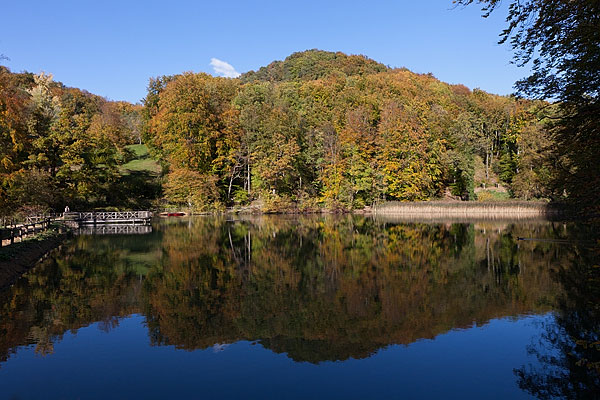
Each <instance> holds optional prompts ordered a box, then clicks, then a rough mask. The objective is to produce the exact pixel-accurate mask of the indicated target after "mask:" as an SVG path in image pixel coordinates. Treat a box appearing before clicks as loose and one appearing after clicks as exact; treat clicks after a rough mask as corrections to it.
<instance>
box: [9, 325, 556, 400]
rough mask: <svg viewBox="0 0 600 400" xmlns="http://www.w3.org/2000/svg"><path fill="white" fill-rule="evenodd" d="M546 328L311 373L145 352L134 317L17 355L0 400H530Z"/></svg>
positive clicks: (231, 353)
mask: <svg viewBox="0 0 600 400" xmlns="http://www.w3.org/2000/svg"><path fill="white" fill-rule="evenodd" d="M553 320H554V318H553V316H552V314H546V315H541V316H527V317H522V318H503V319H495V320H492V321H490V322H489V323H488V324H485V325H484V326H479V327H473V328H468V329H457V330H452V331H450V332H448V333H445V334H441V335H439V336H437V337H436V338H434V339H424V340H419V341H417V342H415V343H412V344H409V345H392V346H388V347H386V348H384V349H381V350H379V351H377V352H376V353H375V354H374V355H372V356H371V357H368V358H365V359H361V360H356V359H349V360H346V361H343V362H339V361H338V362H331V361H326V362H322V363H319V364H311V363H308V362H294V361H293V360H291V359H290V358H288V357H287V356H286V355H285V354H276V353H274V352H272V351H270V350H267V349H265V348H264V347H262V346H258V345H253V343H252V342H248V341H240V342H237V343H233V344H230V345H223V344H216V345H214V346H213V347H212V348H209V349H206V350H196V351H185V350H178V349H176V348H174V347H173V346H150V343H149V340H148V332H147V329H146V327H145V326H144V325H145V324H144V322H145V319H144V317H143V316H140V315H134V316H131V317H128V318H125V319H123V320H121V321H120V323H119V326H118V327H116V328H114V329H112V330H110V331H109V332H108V333H105V332H103V331H102V330H101V329H99V327H98V324H93V325H91V326H89V327H86V328H82V329H80V330H79V331H78V332H77V333H76V334H73V333H68V334H66V335H65V337H64V338H63V340H62V341H59V342H57V343H56V344H55V351H54V354H51V355H48V356H45V357H40V356H37V355H36V354H35V352H34V349H33V348H32V347H29V348H26V349H25V348H21V349H19V350H18V351H17V354H15V355H13V356H12V357H11V360H10V362H9V363H6V364H4V365H3V366H2V369H0V387H1V388H2V389H1V390H2V392H1V393H2V397H3V398H4V397H6V398H11V396H15V397H14V398H40V399H41V398H76V397H78V396H79V395H82V394H84V395H82V398H86V399H106V398H111V399H117V398H123V399H129V398H137V397H140V398H232V399H233V398H265V396H266V397H269V398H298V399H304V398H317V397H319V398H344V399H348V398H353V399H365V398H397V397H398V396H407V397H408V398H417V397H418V398H488V399H490V398H498V399H501V398H511V399H515V398H527V397H528V396H527V394H526V393H525V392H523V391H521V390H520V389H519V388H518V386H517V383H516V380H517V378H516V376H515V375H514V372H513V369H514V368H518V367H520V366H522V365H524V364H527V363H535V362H536V360H535V358H533V357H531V356H529V355H528V354H527V347H528V346H529V345H530V344H531V342H532V340H536V338H537V337H539V335H540V334H541V329H542V328H543V326H542V325H545V324H549V323H553ZM225 348H227V351H225V352H224V351H222V350H223V349H225ZM90 388H93V390H90ZM48 393H52V394H53V395H52V396H50V397H48Z"/></svg>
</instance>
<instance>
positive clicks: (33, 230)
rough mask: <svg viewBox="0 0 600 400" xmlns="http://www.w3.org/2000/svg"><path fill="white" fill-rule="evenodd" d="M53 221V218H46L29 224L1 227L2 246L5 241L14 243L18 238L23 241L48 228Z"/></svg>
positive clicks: (0, 238) (0, 240)
mask: <svg viewBox="0 0 600 400" xmlns="http://www.w3.org/2000/svg"><path fill="white" fill-rule="evenodd" d="M52 221H53V219H51V218H46V219H42V220H38V221H37V222H33V223H29V224H19V225H14V226H7V227H4V228H1V229H0V246H2V245H4V242H5V241H6V242H7V244H13V243H14V242H15V240H16V239H19V241H21V242H22V241H23V239H24V238H26V237H27V236H31V235H35V234H37V233H40V232H43V231H45V230H46V229H48V227H49V226H50V223H51V222H52Z"/></svg>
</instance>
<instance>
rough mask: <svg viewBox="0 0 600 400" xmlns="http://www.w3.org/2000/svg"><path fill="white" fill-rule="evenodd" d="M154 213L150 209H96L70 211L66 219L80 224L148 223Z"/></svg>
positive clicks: (66, 214)
mask: <svg viewBox="0 0 600 400" xmlns="http://www.w3.org/2000/svg"><path fill="white" fill-rule="evenodd" d="M151 218H152V213H151V212H150V211H94V212H79V213H76V212H70V213H65V214H64V218H63V219H64V220H65V221H75V222H78V223H80V224H96V223H99V224H102V223H115V224H119V223H132V224H136V223H147V222H150V219H151Z"/></svg>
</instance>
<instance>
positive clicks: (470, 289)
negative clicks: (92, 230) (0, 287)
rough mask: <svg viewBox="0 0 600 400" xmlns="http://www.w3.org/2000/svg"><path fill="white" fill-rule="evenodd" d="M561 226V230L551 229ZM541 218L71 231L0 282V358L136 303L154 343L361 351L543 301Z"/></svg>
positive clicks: (555, 257) (547, 278)
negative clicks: (24, 270)
mask: <svg viewBox="0 0 600 400" xmlns="http://www.w3.org/2000/svg"><path fill="white" fill-rule="evenodd" d="M561 229H562V228H561ZM557 234H565V233H564V232H563V231H562V230H558V231H557V228H556V226H555V225H551V224H540V223H531V224H529V225H528V224H526V223H519V224H518V225H511V224H507V223H503V224H501V225H498V224H494V223H481V224H480V223H478V224H475V225H468V224H452V223H447V224H435V225H434V224H391V223H382V222H380V221H375V220H372V219H366V218H362V217H342V218H333V217H331V218H325V219H323V218H302V217H301V218H300V219H298V218H296V217H294V218H292V217H273V218H269V217H261V218H248V219H244V220H237V221H226V220H225V219H218V218H199V219H194V220H176V221H169V222H168V224H167V223H161V224H160V225H158V226H156V227H155V229H154V232H153V233H152V234H150V235H147V236H144V237H140V236H137V237H135V236H132V237H128V236H122V237H80V238H77V240H76V241H74V242H73V244H72V245H70V246H65V248H64V249H63V250H62V252H61V253H59V255H58V256H57V257H56V259H48V260H47V261H46V262H44V263H43V264H42V265H40V266H39V267H38V268H36V269H35V270H34V271H32V272H31V273H29V274H28V275H26V277H25V278H24V279H22V280H20V281H19V282H18V283H17V284H16V285H15V286H13V287H11V288H10V289H9V290H7V291H5V292H4V293H0V357H1V360H5V359H6V358H7V357H8V355H9V354H10V352H11V351H13V350H14V349H15V348H16V346H20V345H25V344H36V345H37V347H38V350H39V351H40V352H42V353H44V352H49V351H52V343H53V342H54V341H55V340H58V339H60V337H61V336H62V334H63V333H64V332H65V331H67V330H73V329H78V328H79V327H81V326H85V325H88V324H90V323H92V322H96V321H105V322H106V325H105V326H106V328H107V329H109V328H110V326H111V324H115V323H117V322H118V320H117V318H118V317H120V316H125V315H129V314H131V313H144V314H145V315H146V317H147V320H148V328H149V335H150V338H151V342H152V343H154V344H155V345H163V344H169V345H175V346H177V347H180V348H184V349H199V348H208V347H210V346H213V345H214V344H216V343H227V342H234V341H237V340H241V339H246V340H260V341H261V343H262V344H263V345H264V346H265V347H267V348H270V349H272V350H273V351H276V352H285V353H287V354H288V355H289V356H290V357H291V358H293V359H295V360H305V361H310V362H319V361H323V360H343V359H346V358H349V357H355V358H360V357H367V356H368V355H370V354H372V353H373V352H374V351H376V350H377V349H379V348H381V347H384V346H387V345H390V344H394V343H396V344H407V343H411V342H413V341H415V340H418V339H420V338H432V337H434V336H436V335H438V334H440V333H442V332H446V331H448V330H450V329H453V328H463V327H468V326H471V325H472V324H473V323H476V324H478V325H479V324H484V323H486V322H487V321H488V320H489V319H491V318H495V317H503V316H514V315H519V314H524V313H531V312H544V311H547V310H550V309H551V307H553V305H554V303H555V297H556V296H557V294H559V293H560V289H559V287H558V286H557V284H556V283H555V282H554V281H553V280H552V279H551V273H550V271H551V270H552V269H554V268H556V267H557V266H560V265H564V264H566V262H567V261H568V260H569V259H570V258H571V255H570V250H569V247H565V246H563V247H561V246H557V245H555V244H553V243H548V242H541V243H540V242H532V241H529V242H517V241H516V237H517V236H523V237H553V236H555V235H557Z"/></svg>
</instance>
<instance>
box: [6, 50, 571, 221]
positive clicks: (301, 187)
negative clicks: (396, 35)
mask: <svg viewBox="0 0 600 400" xmlns="http://www.w3.org/2000/svg"><path fill="white" fill-rule="evenodd" d="M555 108H556V105H555V104H551V103H548V102H544V101H541V100H527V99H522V98H517V97H515V96H498V95H494V94H490V93H486V92H484V91H482V90H478V89H473V90H471V89H469V88H467V87H465V86H463V85H450V84H446V83H444V82H441V81H439V80H438V79H436V78H435V77H434V76H432V75H431V74H416V73H413V72H411V71H409V70H407V69H403V68H400V69H398V68H390V67H387V66H385V65H383V64H380V63H378V62H376V61H374V60H371V59H369V58H367V57H364V56H357V55H346V54H343V53H339V52H338V53H333V52H326V51H320V50H308V51H304V52H300V53H294V54H292V55H290V56H289V57H287V58H286V59H285V60H284V61H275V62H273V63H271V64H269V65H268V66H266V67H262V68H260V69H259V70H257V71H250V72H248V73H245V74H243V75H242V76H240V77H239V78H235V79H233V78H218V77H213V76H210V75H207V74H204V73H192V72H185V73H182V74H179V75H172V76H161V77H156V78H154V79H151V80H150V82H149V85H148V91H147V95H146V97H145V98H144V99H143V102H142V104H130V103H127V102H115V101H109V100H107V99H104V98H101V97H99V96H95V95H93V94H90V93H88V92H86V91H84V90H80V89H76V88H69V87H65V86H64V85H63V84H61V83H59V82H55V81H54V80H53V78H52V76H51V75H49V74H44V73H41V74H37V75H36V74H31V73H14V72H11V71H10V70H8V69H7V68H5V67H0V143H1V146H0V210H2V211H1V212H2V213H3V214H5V215H11V214H14V213H17V212H31V211H37V212H40V211H41V212H43V211H50V210H61V209H62V208H63V207H64V205H65V204H69V205H71V207H80V208H109V207H114V208H120V209H131V208H140V207H160V208H166V207H176V208H178V207H186V208H191V209H194V210H196V211H212V210H222V209H224V208H226V207H233V208H238V209H243V208H244V207H252V208H253V209H259V210H261V211H267V212H268V211H314V210H319V209H321V208H328V209H331V210H351V209H362V208H364V207H368V206H373V205H375V204H379V203H382V202H385V201H389V200H401V201H418V200H434V199H447V200H448V199H452V200H464V201H467V200H469V201H474V200H479V201H490V200H504V199H509V198H518V199H524V200H530V199H547V200H561V199H563V198H565V197H567V198H568V196H569V194H570V193H568V192H567V191H566V190H565V189H564V188H563V187H561V186H560V184H559V180H558V179H557V177H558V176H559V175H560V170H561V168H563V167H564V165H565V164H566V163H565V160H564V157H563V156H561V154H560V152H558V151H556V150H557V144H556V141H555V138H554V136H553V134H552V123H553V120H554V118H553V117H554V116H555V115H556V114H557V110H555Z"/></svg>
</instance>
